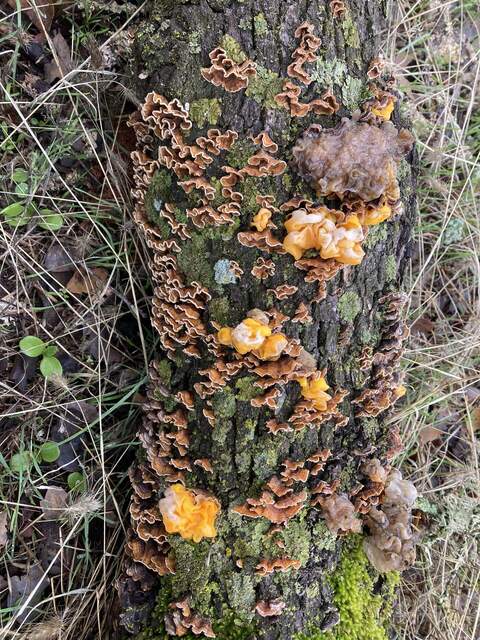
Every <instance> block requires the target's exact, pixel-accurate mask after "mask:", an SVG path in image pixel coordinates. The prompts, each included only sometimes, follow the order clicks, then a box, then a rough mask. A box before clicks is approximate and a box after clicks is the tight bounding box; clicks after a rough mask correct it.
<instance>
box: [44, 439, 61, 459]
mask: <svg viewBox="0 0 480 640" xmlns="http://www.w3.org/2000/svg"><path fill="white" fill-rule="evenodd" d="M39 453H40V458H41V459H42V460H43V462H55V460H58V459H59V457H60V447H59V446H58V444H57V443H56V442H44V443H43V444H42V446H41V447H40V449H39Z"/></svg>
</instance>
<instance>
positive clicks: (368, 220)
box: [360, 204, 392, 226]
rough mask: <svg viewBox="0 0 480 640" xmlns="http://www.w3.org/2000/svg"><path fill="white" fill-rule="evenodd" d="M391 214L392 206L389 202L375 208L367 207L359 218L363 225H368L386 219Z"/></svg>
mask: <svg viewBox="0 0 480 640" xmlns="http://www.w3.org/2000/svg"><path fill="white" fill-rule="evenodd" d="M391 215H392V207H391V206H390V205H389V204H384V205H382V206H379V207H377V208H376V209H367V210H366V211H365V213H363V214H362V215H361V216H360V220H361V222H362V224H363V225H365V226H370V225H372V224H380V222H383V221H384V220H388V218H390V216H391Z"/></svg>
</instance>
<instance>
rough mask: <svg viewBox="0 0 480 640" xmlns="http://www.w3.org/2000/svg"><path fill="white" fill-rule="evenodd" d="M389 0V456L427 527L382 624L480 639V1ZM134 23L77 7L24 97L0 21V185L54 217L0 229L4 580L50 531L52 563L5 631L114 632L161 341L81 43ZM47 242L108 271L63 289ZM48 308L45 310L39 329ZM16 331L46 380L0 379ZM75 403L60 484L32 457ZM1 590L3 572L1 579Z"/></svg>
mask: <svg viewBox="0 0 480 640" xmlns="http://www.w3.org/2000/svg"><path fill="white" fill-rule="evenodd" d="M394 4H395V8H396V16H395V22H394V24H393V25H392V28H391V30H390V38H389V40H388V45H387V51H386V54H387V57H388V58H389V59H390V60H391V62H392V64H393V66H394V67H395V71H396V73H397V75H398V77H399V80H400V87H401V89H402V91H403V92H404V94H405V97H406V101H405V110H406V111H407V112H408V114H409V116H410V117H411V118H412V120H413V124H414V128H415V131H416V133H417V136H418V140H419V143H418V149H419V156H420V165H421V170H420V171H421V173H420V177H419V208H420V219H419V222H418V227H417V230H416V239H417V245H416V255H415V260H414V263H413V265H412V273H411V274H410V281H409V286H410V289H411V306H410V316H411V320H412V322H414V323H415V326H414V330H413V333H412V339H411V341H410V344H409V348H408V351H407V353H406V356H405V365H406V367H407V369H408V383H409V397H408V402H406V403H405V404H404V407H405V408H404V409H403V411H402V415H400V416H399V419H400V422H401V425H402V428H403V431H404V439H405V443H406V451H405V453H404V455H403V457H402V461H401V462H402V463H403V466H404V469H405V470H406V473H407V475H410V476H411V477H413V478H414V480H415V482H416V484H417V486H418V488H419V490H420V491H421V494H422V497H421V500H420V501H419V511H418V527H419V529H420V530H421V531H422V534H423V540H422V544H421V546H420V548H419V554H418V561H417V564H416V566H415V567H414V568H413V569H412V570H410V571H409V572H407V573H406V574H405V579H404V584H403V589H402V593H401V598H400V606H399V607H398V608H397V610H396V629H397V634H398V636H399V637H401V638H406V639H407V638H408V640H414V639H417V638H422V639H427V638H428V639H431V640H454V639H455V640H456V639H458V640H467V639H470V640H474V638H478V636H479V635H480V631H479V624H480V620H479V618H480V608H479V597H478V591H475V589H476V588H478V575H479V558H478V546H477V545H478V536H479V533H480V515H479V512H478V487H479V470H478V428H479V426H480V408H479V405H478V402H479V399H480V382H479V376H478V369H479V366H478V365H479V356H480V353H479V344H480V322H479V320H480V318H479V315H480V310H479V282H480V278H479V271H480V264H479V256H478V248H479V246H480V219H479V211H478V201H477V200H476V197H477V196H478V193H479V187H480V167H479V153H480V109H479V107H480V105H479V95H478V83H479V69H480V64H479V42H480V40H479V34H478V29H479V24H480V12H479V11H478V6H477V2H476V0H473V1H472V0H470V1H467V0H464V1H463V2H462V1H461V0H449V1H445V0H443V1H435V0H422V1H421V2H420V1H419V2H415V1H409V2H406V1H405V0H400V1H399V2H398V3H396V2H395V3H394ZM134 17H135V16H134V14H133V13H131V14H130V15H128V14H126V15H122V14H121V15H120V16H117V17H115V19H114V18H112V16H111V15H109V14H108V13H105V14H102V13H101V12H100V14H98V12H97V13H95V12H91V13H88V12H86V13H81V14H78V13H77V14H76V13H72V42H73V48H72V62H73V66H72V69H71V70H70V71H69V72H68V73H66V74H65V75H64V76H63V77H62V78H60V79H59V80H58V81H57V82H56V83H55V84H53V86H52V87H51V88H50V89H48V90H47V91H44V92H42V93H39V94H38V95H37V96H31V98H30V99H27V98H28V96H27V97H26V94H25V86H23V87H21V83H22V82H24V71H25V69H22V64H23V63H22V59H21V58H20V57H19V55H18V53H19V44H18V43H19V42H20V41H23V40H22V39H24V38H26V37H27V36H26V33H25V32H23V31H21V29H20V28H13V29H12V28H10V26H9V29H8V30H7V31H5V30H2V27H5V26H6V25H11V21H10V19H9V14H8V12H6V13H4V14H0V45H1V51H2V55H3V59H7V57H8V58H9V59H10V63H9V65H8V67H7V68H6V70H3V72H2V75H1V76H0V90H1V94H2V96H1V98H0V106H1V107H2V108H3V113H4V114H5V118H4V122H5V126H2V129H1V130H0V159H1V162H2V167H5V168H6V170H5V171H4V176H3V178H2V181H1V184H0V197H1V199H2V201H3V200H5V201H7V202H11V201H12V199H13V200H15V198H17V196H16V195H15V194H14V189H15V184H14V183H13V182H12V180H11V174H12V171H13V170H14V169H15V168H18V167H23V168H24V169H26V170H27V171H28V173H29V176H30V180H29V184H28V187H29V189H28V194H27V196H26V197H27V199H28V201H29V202H31V203H33V204H34V205H36V207H37V209H39V208H41V207H48V208H50V209H54V210H55V211H58V212H60V213H61V214H62V215H63V217H64V223H63V225H62V227H61V229H59V230H58V231H54V232H52V231H48V230H43V229H41V228H40V227H38V225H36V224H35V223H34V220H32V221H31V222H30V223H29V224H28V225H26V226H25V227H19V228H18V229H13V228H11V227H9V226H8V225H5V224H4V223H3V222H2V221H0V273H1V276H0V285H2V286H3V287H4V288H5V289H6V292H7V293H6V294H5V292H2V295H0V298H3V300H4V303H3V304H2V305H1V306H0V340H2V360H1V361H0V415H1V414H2V413H3V416H1V417H0V424H1V426H2V436H1V437H2V441H1V444H0V449H1V451H2V455H0V469H1V471H2V473H1V477H0V500H1V501H2V503H3V507H2V509H4V510H5V511H6V512H7V525H8V542H7V545H6V547H5V548H4V550H3V551H4V560H3V563H2V564H3V566H2V571H1V573H6V574H7V575H9V571H10V570H11V568H13V570H14V571H13V573H14V574H15V575H17V576H22V575H23V574H24V573H25V570H26V568H27V567H28V566H29V564H30V563H32V562H36V561H37V560H39V558H38V557H37V555H38V554H39V553H40V552H41V549H42V545H43V546H44V547H45V539H46V537H48V535H53V536H54V540H55V542H54V544H53V546H52V547H51V548H50V547H48V548H46V549H45V550H44V551H43V553H44V557H43V558H42V559H40V560H41V567H42V569H41V574H40V577H39V579H38V581H37V583H36V584H37V585H39V584H40V583H41V581H42V578H43V576H44V575H46V573H47V572H48V570H49V568H50V571H49V576H48V583H49V584H48V588H47V589H46V590H45V591H43V593H42V594H40V597H38V598H36V597H35V593H34V591H35V588H36V585H33V586H32V588H31V589H30V596H31V597H30V600H29V601H27V600H24V602H23V605H21V606H20V607H18V606H17V607H12V608H10V609H8V608H7V609H4V610H2V611H0V622H1V624H2V625H3V628H2V630H0V637H2V638H3V637H5V638H21V639H23V640H26V639H27V638H29V639H30V638H31V639H33V638H35V639H37V640H42V639H45V640H47V639H48V640H53V639H61V640H69V639H70V638H75V640H85V639H86V638H87V637H95V638H97V637H98V638H107V637H108V633H109V630H108V627H109V624H110V617H111V615H112V614H111V612H112V611H113V610H112V606H113V599H114V592H113V589H112V585H113V584H114V581H115V577H116V574H117V572H118V566H119V563H118V555H119V553H120V552H121V547H122V541H123V538H124V534H125V526H126V525H125V523H126V522H127V519H126V518H125V512H126V504H125V495H126V490H125V489H126V487H127V486H128V480H127V478H126V469H127V467H128V463H129V461H130V459H131V456H132V451H134V450H135V443H134V442H132V440H131V438H132V436H131V434H132V433H134V432H135V421H136V420H138V414H139V403H140V402H141V397H139V395H138V390H139V389H140V388H141V385H142V383H143V381H144V380H145V372H146V363H147V362H148V360H149V357H150V352H151V350H152V349H153V348H154V341H155V338H154V336H153V335H152V334H151V332H150V328H149V323H148V294H149V291H148V284H145V283H146V282H147V280H148V279H147V277H146V268H145V253H144V251H143V247H142V245H141V242H140V241H139V238H138V235H137V233H136V231H135V229H134V228H133V227H132V224H131V219H130V210H131V204H130V202H129V195H128V184H127V179H126V172H127V164H126V158H127V153H126V151H125V149H123V145H124V136H125V127H124V123H123V122H122V121H121V120H120V121H119V120H115V119H113V120H112V118H111V115H110V111H109V108H108V103H109V101H111V99H112V96H115V99H118V100H119V101H120V102H121V101H122V100H123V99H125V98H122V96H123V95H124V94H122V92H121V91H119V90H118V89H119V88H120V87H121V81H122V77H121V74H119V73H118V72H117V70H116V69H115V68H109V67H108V64H106V65H105V64H104V66H103V67H100V68H95V65H93V64H92V60H90V59H89V58H88V55H87V53H88V51H91V50H92V46H91V45H89V47H88V51H87V50H86V48H85V46H84V45H85V43H90V42H91V39H92V38H95V37H96V36H98V37H100V36H101V35H102V34H103V33H104V24H106V23H107V22H108V21H109V22H111V21H112V20H114V22H115V28H114V31H112V32H111V33H110V34H109V36H108V40H107V42H106V43H105V44H104V46H103V47H102V49H103V51H104V54H105V56H104V61H106V60H107V58H108V59H111V58H112V57H113V58H114V57H115V55H118V51H119V49H120V50H121V48H122V47H125V46H126V45H125V42H126V41H127V40H128V38H127V37H126V34H127V29H128V25H129V24H130V22H131V20H133V19H134ZM79 25H80V26H79ZM93 50H94V51H95V55H97V53H98V52H97V50H96V49H95V47H93ZM120 55H121V53H120ZM130 109H131V106H129V105H127V106H126V108H125V111H128V110H130ZM117 110H118V109H117ZM78 141H81V143H79V142H78ZM65 158H67V159H72V158H73V160H74V162H73V164H71V166H68V164H69V161H67V162H65ZM2 206H3V205H2ZM53 245H58V246H60V247H64V248H65V249H66V250H67V251H68V252H72V251H74V253H75V256H76V260H75V264H74V267H73V270H74V272H75V273H77V274H79V275H81V277H84V276H85V273H86V272H89V273H92V271H93V270H95V269H99V268H101V269H104V270H105V272H106V274H107V275H106V277H105V278H104V279H102V281H101V283H100V285H98V286H94V287H92V288H91V290H89V291H87V292H85V293H79V294H76V293H71V292H65V287H64V285H65V283H64V282H61V281H60V280H61V279H60V276H59V275H58V273H52V272H51V270H49V269H48V268H46V266H45V256H46V254H47V253H48V251H49V249H51V247H52V246H53ZM47 308H49V309H56V310H57V311H58V312H59V316H58V318H54V321H52V323H49V322H47V321H46V309H47ZM25 335H38V336H40V337H41V338H42V339H43V340H44V341H45V342H49V344H55V345H56V346H57V347H58V349H59V352H58V353H59V354H60V355H61V359H62V363H63V364H64V367H63V368H64V375H63V376H61V377H57V378H55V379H53V380H50V381H46V380H45V379H44V378H43V377H42V376H41V375H40V374H39V373H38V364H37V365H36V366H37V369H36V370H35V371H34V374H33V375H32V376H31V378H30V380H29V381H28V384H26V385H23V386H22V385H21V384H14V382H13V381H12V380H10V379H9V378H8V377H6V376H5V374H4V371H7V364H6V363H9V362H11V360H12V358H17V359H18V342H19V340H20V339H21V338H22V337H24V336H25ZM88 345H89V346H88ZM2 363H3V368H2ZM8 371H9V375H10V369H8ZM80 402H86V403H87V404H88V405H90V406H91V407H94V408H95V409H96V412H97V413H96V414H95V415H94V416H93V417H92V416H90V417H89V418H88V419H86V420H84V422H83V423H82V424H83V426H82V431H81V434H80V443H81V446H80V447H79V451H80V453H79V460H78V469H79V470H80V471H81V472H82V473H83V474H84V477H85V487H83V488H82V489H81V490H69V488H68V486H67V484H66V476H67V474H66V472H65V471H64V470H62V469H61V468H59V466H58V465H57V464H56V463H51V464H45V463H42V464H41V463H40V462H39V461H38V450H39V447H40V446H41V445H42V443H44V442H46V441H49V440H51V439H52V438H53V437H54V433H55V429H56V427H57V426H58V424H59V420H61V419H65V416H67V417H68V416H69V415H71V413H72V406H74V407H75V406H79V405H78V403H80ZM72 403H73V405H72ZM81 406H83V405H81ZM433 428H435V429H436V430H438V432H435V431H433V430H432V429H433ZM67 440H68V437H67V438H65V442H66V441H67ZM65 442H64V443H63V444H65ZM61 444H62V443H61ZM62 446H63V445H62ZM18 452H27V453H28V452H31V453H32V455H30V456H27V460H28V463H27V464H26V465H24V468H22V469H21V470H20V471H19V470H18V469H17V470H15V469H12V465H11V456H12V455H13V454H15V453H18ZM51 486H60V487H63V488H64V489H65V490H66V492H67V497H66V501H65V503H64V504H63V505H62V506H61V508H60V511H59V518H58V519H56V520H53V525H52V526H53V528H52V529H50V530H45V529H44V528H42V524H41V523H42V508H41V506H40V500H41V498H42V497H44V494H45V490H46V488H47V487H51ZM0 511H1V509H0ZM52 567H55V571H51V569H52ZM0 589H1V590H6V589H8V584H2V583H1V581H0ZM32 594H33V595H32ZM28 609H30V613H29V615H28V616H24V615H23V613H25V612H26V611H27V610H28ZM107 612H109V615H107Z"/></svg>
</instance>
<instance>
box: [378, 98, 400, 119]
mask: <svg viewBox="0 0 480 640" xmlns="http://www.w3.org/2000/svg"><path fill="white" fill-rule="evenodd" d="M394 107H395V101H394V100H393V98H389V99H388V101H387V103H386V104H385V105H384V106H383V107H373V109H372V113H373V115H374V116H378V117H379V118H383V119H384V120H390V118H391V116H392V113H393V109H394Z"/></svg>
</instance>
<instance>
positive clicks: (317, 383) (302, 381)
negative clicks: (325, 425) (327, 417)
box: [297, 373, 332, 411]
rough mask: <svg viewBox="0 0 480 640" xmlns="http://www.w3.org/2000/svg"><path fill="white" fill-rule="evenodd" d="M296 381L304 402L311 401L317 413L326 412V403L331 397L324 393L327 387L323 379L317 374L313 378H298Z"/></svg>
mask: <svg viewBox="0 0 480 640" xmlns="http://www.w3.org/2000/svg"><path fill="white" fill-rule="evenodd" d="M297 381H298V383H299V385H300V387H301V389H302V396H303V397H304V398H305V399H306V400H312V402H313V405H314V407H315V409H317V410H318V411H326V410H327V403H328V401H329V400H331V399H332V397H331V396H330V395H329V394H328V393H326V391H327V389H329V386H328V384H327V381H326V380H325V378H324V377H323V376H322V375H320V374H318V373H317V374H316V376H315V377H312V378H308V379H307V378H298V379H297Z"/></svg>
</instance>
